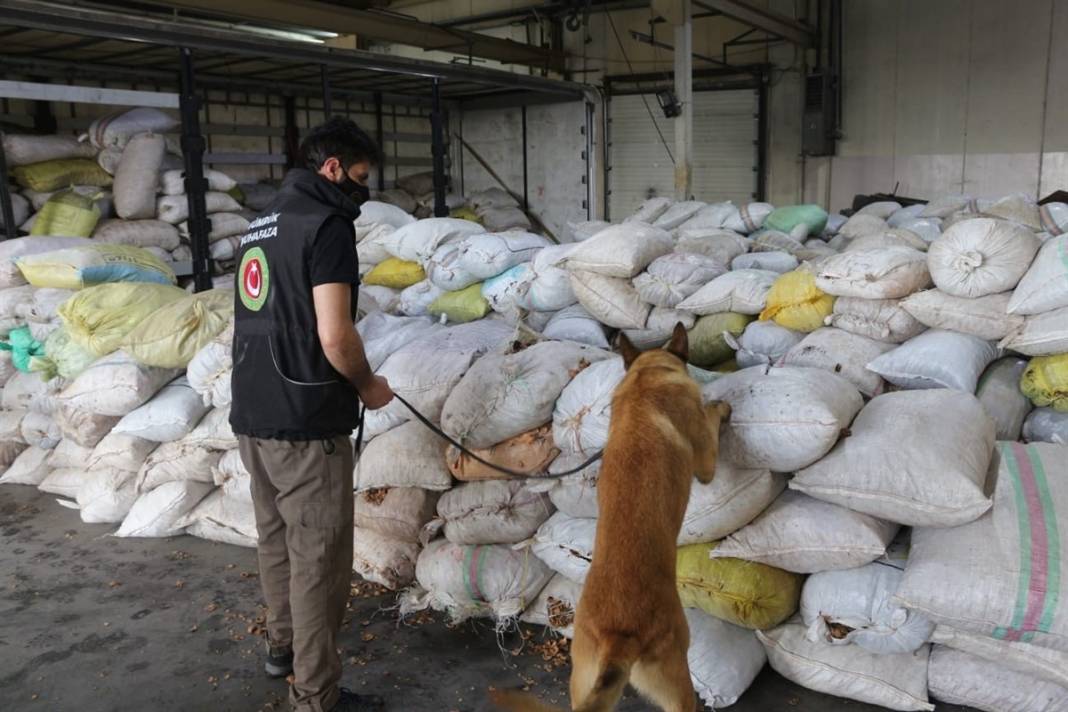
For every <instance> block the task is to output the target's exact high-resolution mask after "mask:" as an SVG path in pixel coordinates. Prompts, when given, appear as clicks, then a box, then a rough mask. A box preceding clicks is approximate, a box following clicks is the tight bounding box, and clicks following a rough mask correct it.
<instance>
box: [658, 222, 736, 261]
mask: <svg viewBox="0 0 1068 712" xmlns="http://www.w3.org/2000/svg"><path fill="white" fill-rule="evenodd" d="M675 251H676V252H692V253H694V254H698V255H704V256H705V257H711V258H712V259H714V260H715V261H716V262H719V263H720V264H721V265H729V264H730V263H731V262H732V261H733V260H734V258H735V257H737V256H738V255H744V254H745V253H746V252H748V251H749V241H748V240H746V239H745V238H744V237H742V236H741V235H739V234H738V233H736V232H733V231H731V230H715V229H713V230H706V229H698V230H687V229H685V228H683V229H681V230H679V241H678V244H676V245H675Z"/></svg>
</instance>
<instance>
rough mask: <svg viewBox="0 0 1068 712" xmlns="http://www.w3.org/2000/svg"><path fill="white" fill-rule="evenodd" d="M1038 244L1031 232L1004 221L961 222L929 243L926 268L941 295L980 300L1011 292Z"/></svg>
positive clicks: (1029, 263)
mask: <svg viewBox="0 0 1068 712" xmlns="http://www.w3.org/2000/svg"><path fill="white" fill-rule="evenodd" d="M1040 244H1041V243H1040V242H1039V240H1038V238H1037V237H1035V235H1034V233H1033V232H1031V231H1030V230H1028V229H1027V228H1024V227H1021V226H1019V225H1016V224H1014V223H1011V222H1008V221H1007V220H995V219H992V218H975V219H972V220H962V221H960V222H958V223H955V224H954V225H953V226H952V227H950V228H949V229H947V230H946V231H945V232H944V233H942V236H941V237H940V238H938V239H937V240H935V241H934V242H933V243H931V247H930V249H929V250H928V251H927V266H928V268H929V269H930V270H931V278H932V279H933V280H934V283H935V285H936V286H937V287H938V288H939V289H941V290H942V291H943V292H945V293H947V294H950V295H952V296H955V297H971V298H974V297H982V296H986V295H987V294H997V293H999V292H1004V291H1007V290H1010V289H1014V288H1015V287H1016V285H1017V284H1019V282H1020V279H1021V278H1022V277H1023V276H1024V273H1026V272H1027V269H1028V267H1030V266H1031V261H1032V260H1033V259H1034V257H1035V254H1036V253H1037V252H1038V248H1039V246H1040Z"/></svg>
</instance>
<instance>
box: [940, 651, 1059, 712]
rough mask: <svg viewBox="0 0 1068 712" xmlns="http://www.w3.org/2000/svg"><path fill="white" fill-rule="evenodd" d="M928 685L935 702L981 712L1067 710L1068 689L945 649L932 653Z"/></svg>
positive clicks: (1057, 711)
mask: <svg viewBox="0 0 1068 712" xmlns="http://www.w3.org/2000/svg"><path fill="white" fill-rule="evenodd" d="M927 684H928V685H929V687H930V691H931V696H932V697H934V698H935V699H937V700H939V701H941V702H946V703H948V704H951V705H965V706H967V707H970V708H973V709H977V710H982V711H983V712H1059V711H1060V710H1063V709H1068V687H1063V686H1061V685H1057V684H1055V683H1052V682H1047V681H1044V680H1041V679H1039V678H1036V677H1034V676H1033V675H1026V674H1024V673H1021V672H1015V671H1013V670H1009V669H1007V668H1006V667H1005V666H1004V665H1002V664H1000V663H999V662H990V661H987V660H983V659H982V658H978V657H975V656H974V655H969V654H967V653H964V652H961V651H959V650H954V649H952V648H947V647H945V646H936V647H935V649H934V652H933V653H932V654H931V663H930V667H929V669H928V680H927Z"/></svg>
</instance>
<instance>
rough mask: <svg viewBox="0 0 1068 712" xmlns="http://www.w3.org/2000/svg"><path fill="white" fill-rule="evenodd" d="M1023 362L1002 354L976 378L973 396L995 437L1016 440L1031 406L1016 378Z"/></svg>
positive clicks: (1021, 369)
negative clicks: (977, 382)
mask: <svg viewBox="0 0 1068 712" xmlns="http://www.w3.org/2000/svg"><path fill="white" fill-rule="evenodd" d="M1026 368H1027V361H1026V360H1025V359H1022V358H1017V357H1015V356H1006V357H1005V358H1003V359H999V360H997V361H995V362H994V363H992V364H990V367H989V368H987V369H986V371H984V372H983V376H982V378H980V379H979V387H978V390H976V392H975V395H976V396H977V397H978V398H979V402H980V403H982V404H983V408H984V409H985V410H986V412H987V414H988V415H990V417H991V418H993V419H994V424H995V426H996V428H997V429H996V431H995V432H996V437H997V439H998V440H1019V439H1020V433H1021V432H1022V430H1023V424H1024V419H1025V418H1027V414H1028V413H1030V412H1031V411H1032V410H1033V409H1034V405H1033V404H1032V403H1031V399H1030V398H1028V397H1027V396H1025V395H1024V394H1023V393H1021V392H1020V377H1021V376H1022V375H1023V372H1024V370H1025V369H1026Z"/></svg>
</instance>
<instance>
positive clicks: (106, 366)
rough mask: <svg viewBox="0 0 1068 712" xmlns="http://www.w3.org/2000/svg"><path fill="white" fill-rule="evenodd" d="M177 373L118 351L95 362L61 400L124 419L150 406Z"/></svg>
mask: <svg viewBox="0 0 1068 712" xmlns="http://www.w3.org/2000/svg"><path fill="white" fill-rule="evenodd" d="M177 373H178V372H177V371H176V370H175V369H168V368H154V367H151V366H144V365H141V364H139V363H137V362H136V361H134V360H133V359H132V358H131V357H130V356H129V355H127V354H126V352H124V351H116V352H115V353H112V354H110V355H108V356H105V357H103V358H101V359H99V360H97V361H94V362H93V364H92V365H90V366H89V368H87V369H85V370H84V371H82V372H81V373H80V374H79V375H78V377H77V378H75V379H74V380H73V381H71V383H70V385H69V386H67V387H66V388H65V389H64V390H63V392H62V393H60V394H59V396H58V397H57V399H58V401H59V402H60V403H62V404H64V405H67V406H69V407H72V408H77V409H79V410H85V411H88V412H90V413H96V414H99V415H111V416H123V415H126V414H127V413H129V412H130V411H132V410H134V409H135V408H137V407H138V406H139V405H141V404H142V403H146V402H147V401H148V399H149V398H151V397H152V396H154V395H155V394H156V393H157V392H158V391H159V389H160V388H162V387H163V385H164V384H165V383H167V382H168V381H170V380H172V379H173V378H174V377H175V376H176V375H177Z"/></svg>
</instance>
